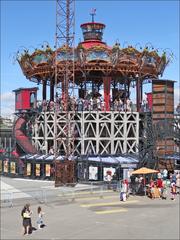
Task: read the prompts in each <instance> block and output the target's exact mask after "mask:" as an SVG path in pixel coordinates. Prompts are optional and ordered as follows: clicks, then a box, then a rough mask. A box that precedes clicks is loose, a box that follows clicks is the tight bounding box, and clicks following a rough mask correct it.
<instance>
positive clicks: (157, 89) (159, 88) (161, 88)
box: [153, 85, 174, 93]
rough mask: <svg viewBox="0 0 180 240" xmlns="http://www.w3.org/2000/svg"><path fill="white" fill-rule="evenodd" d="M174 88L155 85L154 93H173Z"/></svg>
mask: <svg viewBox="0 0 180 240" xmlns="http://www.w3.org/2000/svg"><path fill="white" fill-rule="evenodd" d="M173 91H174V88H173V86H164V85H154V86H153V92H171V93H172V92H173Z"/></svg>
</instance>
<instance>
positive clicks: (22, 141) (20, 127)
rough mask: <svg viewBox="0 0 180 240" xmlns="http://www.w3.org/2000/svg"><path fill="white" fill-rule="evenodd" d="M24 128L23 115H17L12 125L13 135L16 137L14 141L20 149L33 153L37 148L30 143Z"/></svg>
mask: <svg viewBox="0 0 180 240" xmlns="http://www.w3.org/2000/svg"><path fill="white" fill-rule="evenodd" d="M25 130H26V120H25V119H24V118H23V117H19V118H18V119H17V120H16V122H15V126H14V135H15V138H16V143H17V144H18V145H19V146H20V147H21V149H22V150H23V151H24V152H25V153H27V154H35V153H37V150H36V149H35V147H34V146H33V145H32V143H31V141H30V140H29V138H28V137H27V136H26V135H25V133H24V132H25Z"/></svg>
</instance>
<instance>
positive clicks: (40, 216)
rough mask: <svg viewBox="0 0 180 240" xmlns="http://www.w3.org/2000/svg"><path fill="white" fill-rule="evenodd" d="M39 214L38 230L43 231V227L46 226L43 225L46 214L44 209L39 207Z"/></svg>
mask: <svg viewBox="0 0 180 240" xmlns="http://www.w3.org/2000/svg"><path fill="white" fill-rule="evenodd" d="M37 213H38V219H37V225H38V229H42V227H43V226H44V224H43V215H44V212H42V208H41V207H38V209H37Z"/></svg>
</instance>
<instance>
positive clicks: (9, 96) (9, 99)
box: [1, 92, 15, 102]
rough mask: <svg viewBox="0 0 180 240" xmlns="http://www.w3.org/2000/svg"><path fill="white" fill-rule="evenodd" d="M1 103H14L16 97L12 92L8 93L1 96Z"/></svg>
mask: <svg viewBox="0 0 180 240" xmlns="http://www.w3.org/2000/svg"><path fill="white" fill-rule="evenodd" d="M1 101H2V102H14V101H15V95H14V93H12V92H6V93H3V94H2V95H1Z"/></svg>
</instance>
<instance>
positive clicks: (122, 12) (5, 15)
mask: <svg viewBox="0 0 180 240" xmlns="http://www.w3.org/2000/svg"><path fill="white" fill-rule="evenodd" d="M92 8H95V9H97V12H96V13H97V15H96V17H95V20H96V21H98V22H103V23H105V24H106V29H105V32H104V40H105V41H106V42H107V44H108V45H110V46H111V45H113V44H114V43H115V42H116V40H117V39H118V41H119V42H120V44H121V46H123V45H124V46H127V43H128V44H129V45H135V44H137V43H138V42H139V43H140V44H141V45H142V46H145V44H146V43H148V42H150V43H151V44H152V45H153V46H154V47H155V48H162V49H166V48H170V49H171V51H172V52H173V53H174V55H175V58H174V60H173V62H172V63H171V64H170V65H169V66H168V67H167V69H166V70H165V72H164V76H163V78H165V79H172V80H175V81H177V83H176V84H175V96H176V97H175V102H176V103H177V102H178V100H177V99H178V93H179V90H178V86H179V83H178V81H179V1H172V0H171V1H135V0H134V1H85V0H81V1H80V0H79V1H76V13H75V15H76V44H77V43H78V42H79V39H81V40H82V34H81V30H80V27H79V26H80V24H81V23H83V22H87V21H90V19H91V18H90V15H89V12H90V10H91V9H92ZM54 35H55V1H53V0H52V1H50V0H49V1H43V0H41V1H22V0H21V1H16V0H13V1H9V0H7V1H6V0H1V114H2V115H9V114H11V113H12V112H13V111H14V105H13V104H14V97H13V94H12V90H13V89H16V88H19V87H34V86H36V85H35V84H34V83H32V82H29V81H28V80H27V79H26V78H25V77H24V76H23V74H22V71H21V69H20V67H19V65H18V63H15V64H14V63H13V54H14V53H15V52H17V51H18V49H19V47H20V46H25V47H27V48H29V47H30V46H33V47H34V48H36V47H37V48H38V47H40V45H41V44H42V43H43V42H44V41H47V42H49V44H50V45H51V46H54Z"/></svg>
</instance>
